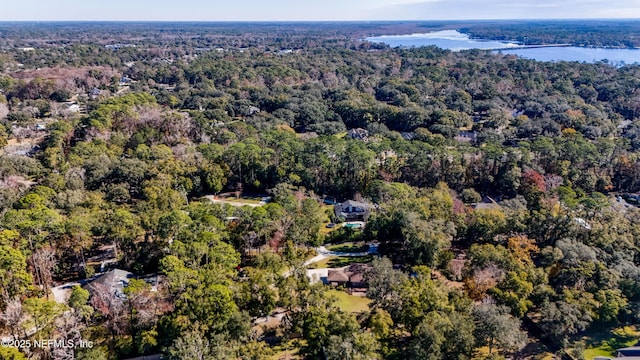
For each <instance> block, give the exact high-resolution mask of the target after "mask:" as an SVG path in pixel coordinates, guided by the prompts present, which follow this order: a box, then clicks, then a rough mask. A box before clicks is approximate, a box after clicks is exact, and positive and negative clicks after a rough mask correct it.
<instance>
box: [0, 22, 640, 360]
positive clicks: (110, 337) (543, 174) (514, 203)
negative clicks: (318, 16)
mask: <svg viewBox="0 0 640 360" xmlns="http://www.w3.org/2000/svg"><path fill="white" fill-rule="evenodd" d="M560 27H561V28H562V29H563V31H559V28H560ZM594 27H595V28H598V29H600V30H599V31H590V30H589V31H587V29H592V28H594ZM444 28H457V29H461V30H462V31H464V32H467V33H470V34H472V35H473V36H480V37H483V38H494V39H516V40H517V39H521V38H523V37H524V36H526V37H527V39H528V40H527V42H528V43H529V42H531V41H533V42H539V43H556V42H567V43H575V44H579V45H597V46H612V47H632V46H637V43H636V41H637V38H638V37H637V36H636V35H634V34H635V33H636V31H637V29H640V23H639V22H633V21H624V22H619V23H617V24H615V25H614V24H612V23H609V22H599V21H598V22H596V21H591V22H588V21H585V22H578V21H571V22H567V23H561V22H549V23H542V22H541V23H538V22H529V23H519V22H504V23H500V22H499V23H497V24H490V23H487V22H475V23H470V22H464V23H462V22H458V23H444V22H433V23H401V22H391V23H367V24H363V23H285V24H277V23H266V24H261V23H229V24H226V23H225V24H218V23H205V24H199V23H184V24H165V23H143V24H135V23H88V24H84V23H52V24H47V23H38V24H28V23H17V24H15V23H3V24H0V32H1V33H2V37H0V70H1V71H2V72H1V73H0V146H2V147H3V153H2V155H0V283H1V285H2V286H1V288H2V291H0V324H1V326H2V327H1V329H2V333H1V334H2V338H3V341H4V340H5V339H8V340H19V339H22V340H27V339H56V340H70V339H73V340H74V341H76V342H77V343H80V340H83V341H87V342H88V341H90V342H91V343H92V345H93V346H92V347H84V348H83V347H67V348H42V347H39V348H36V347H32V348H30V349H24V348H22V349H18V348H17V347H3V348H0V355H1V357H3V358H12V359H24V358H30V359H31V358H32V359H36V358H37V359H73V358H77V359H119V358H128V357H134V356H140V355H150V354H158V353H163V354H164V355H165V356H167V357H168V358H170V359H193V358H198V359H280V358H285V357H286V356H288V355H294V356H296V357H297V358H305V359H345V358H349V359H382V358H385V359H386V358H389V359H407V358H416V359H471V358H491V359H498V358H503V357H508V356H518V357H525V356H530V357H531V358H537V357H536V356H539V357H542V356H544V353H545V352H547V353H557V354H560V353H566V354H567V355H566V356H575V357H576V358H579V357H581V356H582V355H583V350H584V348H585V347H588V346H592V347H596V346H597V344H594V343H593V342H589V341H587V340H585V339H590V337H593V334H600V335H602V334H610V333H611V331H614V333H615V334H620V332H621V331H622V332H623V334H622V335H619V336H618V335H616V336H618V337H617V338H616V339H618V340H619V341H618V342H617V343H615V344H619V345H624V344H626V343H624V342H623V341H622V340H620V338H621V339H623V340H624V339H626V341H627V342H629V341H630V340H629V338H628V336H629V334H632V335H631V337H632V338H633V336H634V335H633V334H637V333H635V331H638V330H640V329H637V328H635V327H634V326H633V325H635V324H637V322H638V320H639V319H640V283H639V281H640V250H639V246H640V237H639V236H640V227H639V220H640V210H638V208H636V206H634V204H638V202H639V200H640V196H638V195H637V193H638V192H640V90H639V89H640V67H639V66H635V65H634V66H631V65H628V66H623V67H614V66H611V65H610V64H607V63H603V62H598V63H594V64H588V63H567V62H536V61H533V60H525V59H521V58H517V57H514V56H505V55H501V54H493V53H491V52H485V51H479V50H469V51H462V52H451V51H448V50H443V49H439V48H435V47H424V48H412V49H391V48H388V47H387V46H385V45H381V44H372V43H368V42H365V41H363V40H362V38H363V37H364V36H367V35H370V34H385V33H386V34H393V33H403V32H404V33H411V32H420V31H425V29H429V30H431V29H444ZM345 200H355V202H352V203H350V204H356V205H349V206H351V207H354V206H355V207H362V208H366V212H367V216H365V217H364V218H363V219H361V220H365V221H363V222H362V223H359V222H351V221H347V220H349V219H348V218H347V216H350V212H349V211H347V212H344V211H343V212H340V210H339V209H340V208H338V209H334V206H333V205H334V204H336V203H338V205H339V204H340V203H342V202H343V201H345ZM354 211H355V210H354ZM357 211H361V212H365V210H362V209H359V210H357ZM369 212H370V214H369ZM336 224H337V225H336ZM352 226H353V227H352ZM358 227H360V229H358ZM336 244H340V245H336ZM323 245H325V246H326V248H325V247H322V246H323ZM327 248H329V249H338V250H327ZM345 249H346V250H345ZM356 250H357V251H356ZM344 251H351V252H352V253H353V254H351V255H353V256H341V252H344ZM367 251H369V252H367ZM327 254H329V255H327ZM336 254H337V255H336ZM324 255H326V256H324ZM318 257H319V258H322V259H321V260H317V261H315V262H314V261H313V259H317V258H318ZM323 261H324V263H323ZM359 263H367V265H361V264H359ZM336 264H339V265H340V266H338V265H336ZM334 265H335V266H334ZM347 265H348V267H347V268H346V269H347V270H344V271H352V273H349V274H351V275H344V276H353V274H357V271H364V272H363V273H362V274H360V275H361V276H360V278H359V279H358V280H357V281H356V280H352V278H349V277H347V278H348V279H349V280H348V281H346V282H345V283H344V284H342V283H341V284H340V285H339V286H338V287H337V289H335V288H331V287H330V285H322V284H321V283H317V282H314V281H311V280H310V279H309V277H308V276H307V275H308V274H310V273H311V272H312V271H314V270H315V271H320V270H322V269H325V270H326V268H327V267H334V268H338V267H342V266H347ZM314 267H315V268H317V269H313V268H314ZM114 269H115V270H114ZM359 269H360V270H359ZM362 269H365V270H362ZM327 272H328V270H327ZM123 274H129V275H127V276H129V278H127V277H126V276H125V277H124V278H122V279H121V280H119V284H120V288H118V289H120V290H117V291H116V290H114V286H116V285H117V283H118V282H117V281H116V282H115V283H109V281H110V280H109V279H111V278H110V277H117V276H124V275H123ZM325 276H326V277H328V275H325ZM354 279H355V278H354ZM123 282H124V283H126V285H127V286H122V283H123ZM338 282H339V281H338ZM330 283H331V282H330ZM354 283H358V284H366V286H365V285H363V286H362V287H365V288H366V290H364V291H360V293H361V295H365V292H366V296H360V297H358V296H355V295H353V294H351V293H352V292H354V290H353V289H352V287H350V285H349V284H354ZM114 284H116V285H114ZM57 285H62V286H61V287H56V286H57ZM80 285H82V286H80ZM116 287H117V286H116ZM343 287H346V290H347V291H346V292H345V291H342V288H343ZM361 290H362V289H361ZM355 292H356V293H357V292H358V291H355ZM354 303H355V304H361V305H362V304H363V305H362V308H357V309H354V308H353V307H350V306H353V304H354ZM625 326H627V327H625ZM602 336H605V335H602ZM625 336H627V338H625ZM533 343H538V344H540V348H539V349H538V350H536V351H537V352H536V351H534V350H532V349H531V346H529V345H531V344H533ZM613 343H614V342H612V344H613ZM525 346H526V347H525ZM608 346H609V345H608ZM611 346H613V345H611ZM611 346H610V347H609V348H607V350H606V351H608V353H611V352H612V351H613V350H615V349H614V348H613V347H611ZM523 348H524V350H523Z"/></svg>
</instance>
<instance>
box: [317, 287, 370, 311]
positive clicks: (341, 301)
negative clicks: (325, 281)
mask: <svg viewBox="0 0 640 360" xmlns="http://www.w3.org/2000/svg"><path fill="white" fill-rule="evenodd" d="M327 295H331V296H335V297H336V298H338V302H337V303H336V305H338V307H339V308H340V309H341V310H342V311H346V312H353V313H355V312H362V311H367V310H369V303H370V302H371V299H368V298H366V297H364V296H354V295H349V294H347V293H346V292H344V291H338V290H328V291H327Z"/></svg>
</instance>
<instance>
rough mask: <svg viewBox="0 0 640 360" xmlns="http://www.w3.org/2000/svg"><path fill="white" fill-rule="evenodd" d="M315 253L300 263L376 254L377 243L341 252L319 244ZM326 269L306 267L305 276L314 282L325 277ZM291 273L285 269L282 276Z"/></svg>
mask: <svg viewBox="0 0 640 360" xmlns="http://www.w3.org/2000/svg"><path fill="white" fill-rule="evenodd" d="M316 253H317V254H318V255H316V256H314V257H312V258H311V259H309V260H307V261H305V262H304V264H302V265H303V266H309V265H311V264H313V263H317V262H318V261H322V260H324V259H327V258H330V257H335V256H338V257H357V256H367V255H376V254H378V244H377V243H370V244H369V251H362V252H341V251H331V250H328V249H327V248H326V247H324V246H320V247H318V248H316ZM328 270H329V269H326V268H324V269H307V276H308V277H309V279H311V281H312V282H316V281H319V280H320V278H323V277H324V278H326V277H327V274H328ZM289 275H291V271H287V272H285V273H284V276H285V277H286V276H289Z"/></svg>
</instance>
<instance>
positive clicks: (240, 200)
mask: <svg viewBox="0 0 640 360" xmlns="http://www.w3.org/2000/svg"><path fill="white" fill-rule="evenodd" d="M221 200H222V201H230V202H237V203H242V204H260V201H262V199H260V198H255V199H254V198H243V197H241V198H238V199H236V198H235V197H228V198H225V199H221Z"/></svg>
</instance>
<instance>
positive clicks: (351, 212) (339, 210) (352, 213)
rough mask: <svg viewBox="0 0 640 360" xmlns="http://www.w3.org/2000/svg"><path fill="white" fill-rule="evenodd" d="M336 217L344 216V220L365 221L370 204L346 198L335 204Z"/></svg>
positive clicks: (369, 210)
mask: <svg viewBox="0 0 640 360" xmlns="http://www.w3.org/2000/svg"><path fill="white" fill-rule="evenodd" d="M334 211H335V214H336V217H337V218H341V217H342V218H344V219H345V220H346V221H367V219H368V218H369V214H370V212H371V205H369V204H367V203H364V202H359V201H354V200H347V201H345V202H343V203H340V204H336V206H335V208H334Z"/></svg>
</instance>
